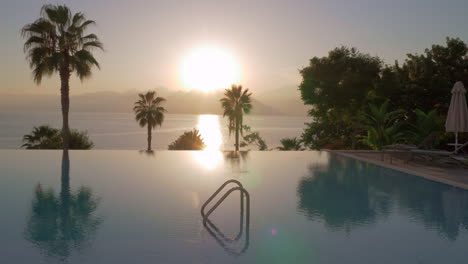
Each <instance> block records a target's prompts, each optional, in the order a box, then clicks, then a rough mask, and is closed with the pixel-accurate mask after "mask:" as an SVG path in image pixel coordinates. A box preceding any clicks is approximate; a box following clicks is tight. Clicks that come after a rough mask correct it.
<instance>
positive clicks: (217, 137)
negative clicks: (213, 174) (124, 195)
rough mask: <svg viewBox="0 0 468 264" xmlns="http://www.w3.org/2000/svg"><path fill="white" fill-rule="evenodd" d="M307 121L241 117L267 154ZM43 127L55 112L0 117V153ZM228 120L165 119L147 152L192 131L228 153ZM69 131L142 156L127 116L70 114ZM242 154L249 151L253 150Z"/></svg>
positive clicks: (98, 145) (54, 120)
mask: <svg viewBox="0 0 468 264" xmlns="http://www.w3.org/2000/svg"><path fill="white" fill-rule="evenodd" d="M310 119H311V118H308V117H301V116H261V115H246V116H245V117H244V124H246V125H248V126H250V127H251V130H252V131H254V132H255V131H257V132H259V134H260V136H261V137H262V138H263V139H264V140H265V141H266V143H267V145H268V148H270V149H274V148H276V147H278V146H280V140H281V139H282V138H286V137H300V136H301V134H302V132H303V130H304V128H305V123H308V122H311V120H310ZM43 124H47V125H50V126H52V127H56V128H61V124H62V117H61V113H60V112H0V149H18V148H20V146H21V144H22V138H23V135H25V134H28V133H30V132H31V130H32V128H33V127H34V126H40V125H43ZM227 124H228V120H227V118H223V117H222V116H219V115H181V114H180V115H179V114H166V115H165V120H164V122H163V124H162V126H161V127H157V128H156V129H155V130H153V149H156V150H165V149H167V147H168V145H169V144H170V143H171V142H173V141H174V140H176V139H177V138H178V137H179V136H180V135H182V134H183V132H184V131H189V130H192V129H194V128H197V129H198V130H199V131H200V134H201V136H202V137H203V139H204V141H205V144H206V145H207V149H213V150H233V149H234V135H230V134H229V130H228V128H227ZM70 127H71V128H74V129H78V130H86V131H87V132H88V135H89V137H90V138H91V140H92V141H93V142H94V149H121V150H143V149H145V148H146V144H147V141H146V140H147V130H146V129H145V128H142V127H139V125H138V123H137V122H136V121H135V118H134V115H133V114H131V113H90V112H74V113H70ZM245 149H251V150H255V149H257V147H256V146H248V147H246V148H245Z"/></svg>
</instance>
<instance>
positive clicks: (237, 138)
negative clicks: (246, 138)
mask: <svg viewBox="0 0 468 264" xmlns="http://www.w3.org/2000/svg"><path fill="white" fill-rule="evenodd" d="M236 151H239V120H237V118H236Z"/></svg>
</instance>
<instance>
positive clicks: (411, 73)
mask: <svg viewBox="0 0 468 264" xmlns="http://www.w3.org/2000/svg"><path fill="white" fill-rule="evenodd" d="M300 73H301V75H302V83H301V84H300V86H299V89H300V91H301V96H302V100H303V101H304V103H305V104H307V105H310V106H311V110H310V111H309V115H310V116H312V117H313V118H314V121H313V122H311V123H309V124H307V125H308V127H307V129H306V130H305V131H304V133H303V135H302V140H303V142H304V144H305V145H306V146H308V147H309V148H312V149H320V148H324V147H328V148H375V149H378V148H380V147H381V146H382V145H383V144H387V143H395V142H394V141H399V140H401V141H404V142H406V143H412V144H419V143H420V142H419V141H421V140H422V139H423V138H424V137H425V136H427V135H428V134H430V133H431V131H428V132H427V133H425V132H422V131H415V130H417V129H415V127H414V125H413V126H412V125H410V124H415V123H417V122H422V123H424V122H426V123H424V124H421V125H423V126H424V127H425V128H427V129H430V130H436V129H440V122H439V121H434V122H435V123H437V125H435V124H428V123H427V122H429V123H431V121H430V120H431V119H432V118H435V116H436V115H437V118H435V119H434V120H436V119H437V120H439V119H440V118H441V119H443V117H439V116H438V115H440V114H442V113H446V112H447V109H448V106H449V104H450V97H451V93H450V90H451V89H452V87H453V85H454V84H455V82H456V81H462V82H463V83H464V84H465V85H468V46H467V45H466V43H464V42H463V41H462V40H460V39H458V38H455V39H454V38H447V40H446V45H445V46H442V45H433V46H432V47H431V48H430V49H426V50H425V51H424V53H423V54H408V55H407V59H406V60H405V61H404V63H403V64H402V65H400V64H399V63H398V62H395V64H394V65H384V64H383V63H382V61H381V60H380V59H379V58H378V57H376V56H370V55H367V54H363V53H361V52H359V51H357V50H356V49H355V48H347V47H340V48H336V49H334V50H332V51H330V52H329V54H328V56H326V57H323V58H318V57H314V58H312V59H311V60H310V64H309V66H307V67H305V68H303V69H302V70H301V71H300ZM387 100H388V103H385V101H387ZM369 105H372V106H371V107H369ZM382 107H383V108H382ZM371 108H374V110H380V111H384V112H385V113H383V112H381V113H380V115H381V116H380V117H381V118H384V117H385V116H386V115H389V114H390V113H393V112H394V111H398V113H399V117H398V120H392V119H393V118H389V119H390V120H387V121H385V120H380V121H379V122H384V123H387V124H382V123H378V124H377V123H375V122H374V124H371V123H370V122H368V121H370V120H369V118H366V117H369V111H371V112H372V109H371ZM435 108H438V109H439V110H438V111H437V112H432V111H434V109H435ZM416 109H418V110H416ZM374 114H377V112H376V111H374ZM390 115H391V114H390ZM423 115H429V116H428V117H426V120H425V121H424V120H422V119H421V118H422V117H423ZM363 117H364V118H363ZM396 121H398V122H396ZM434 122H432V123H434ZM388 123H392V124H388ZM420 130H421V129H420ZM397 132H399V133H400V135H398V133H397ZM385 133H387V135H384V134H385ZM416 134H417V135H416ZM424 134H426V135H424Z"/></svg>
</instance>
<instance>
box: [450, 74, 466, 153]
mask: <svg viewBox="0 0 468 264" xmlns="http://www.w3.org/2000/svg"><path fill="white" fill-rule="evenodd" d="M465 93H466V89H465V87H463V83H462V82H457V83H455V85H454V86H453V89H452V100H451V101H450V107H449V111H448V114H447V120H446V121H445V130H446V131H447V132H454V133H455V152H456V151H457V150H458V133H459V132H468V107H467V106H466V96H465Z"/></svg>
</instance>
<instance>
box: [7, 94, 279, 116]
mask: <svg viewBox="0 0 468 264" xmlns="http://www.w3.org/2000/svg"><path fill="white" fill-rule="evenodd" d="M137 93H138V92H136V91H128V92H124V93H119V92H111V91H103V92H94V93H86V94H82V95H75V96H71V98H70V101H71V103H70V110H71V111H76V112H131V111H132V107H133V104H134V102H135V100H136V99H137ZM161 96H163V97H165V98H166V99H167V102H166V103H165V104H164V107H165V108H166V109H167V110H168V113H172V114H222V109H221V107H220V103H219V99H221V98H222V97H223V92H222V91H219V92H214V93H203V92H199V91H175V92H171V91H168V90H167V89H163V90H161ZM252 105H253V109H252V114H254V115H281V114H284V113H283V112H282V111H280V110H278V109H277V108H275V107H272V106H270V105H268V104H266V103H264V102H263V101H260V100H258V99H257V98H255V97H253V98H252ZM58 110H60V96H59V95H30V94H27V95H26V94H0V111H58Z"/></svg>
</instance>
